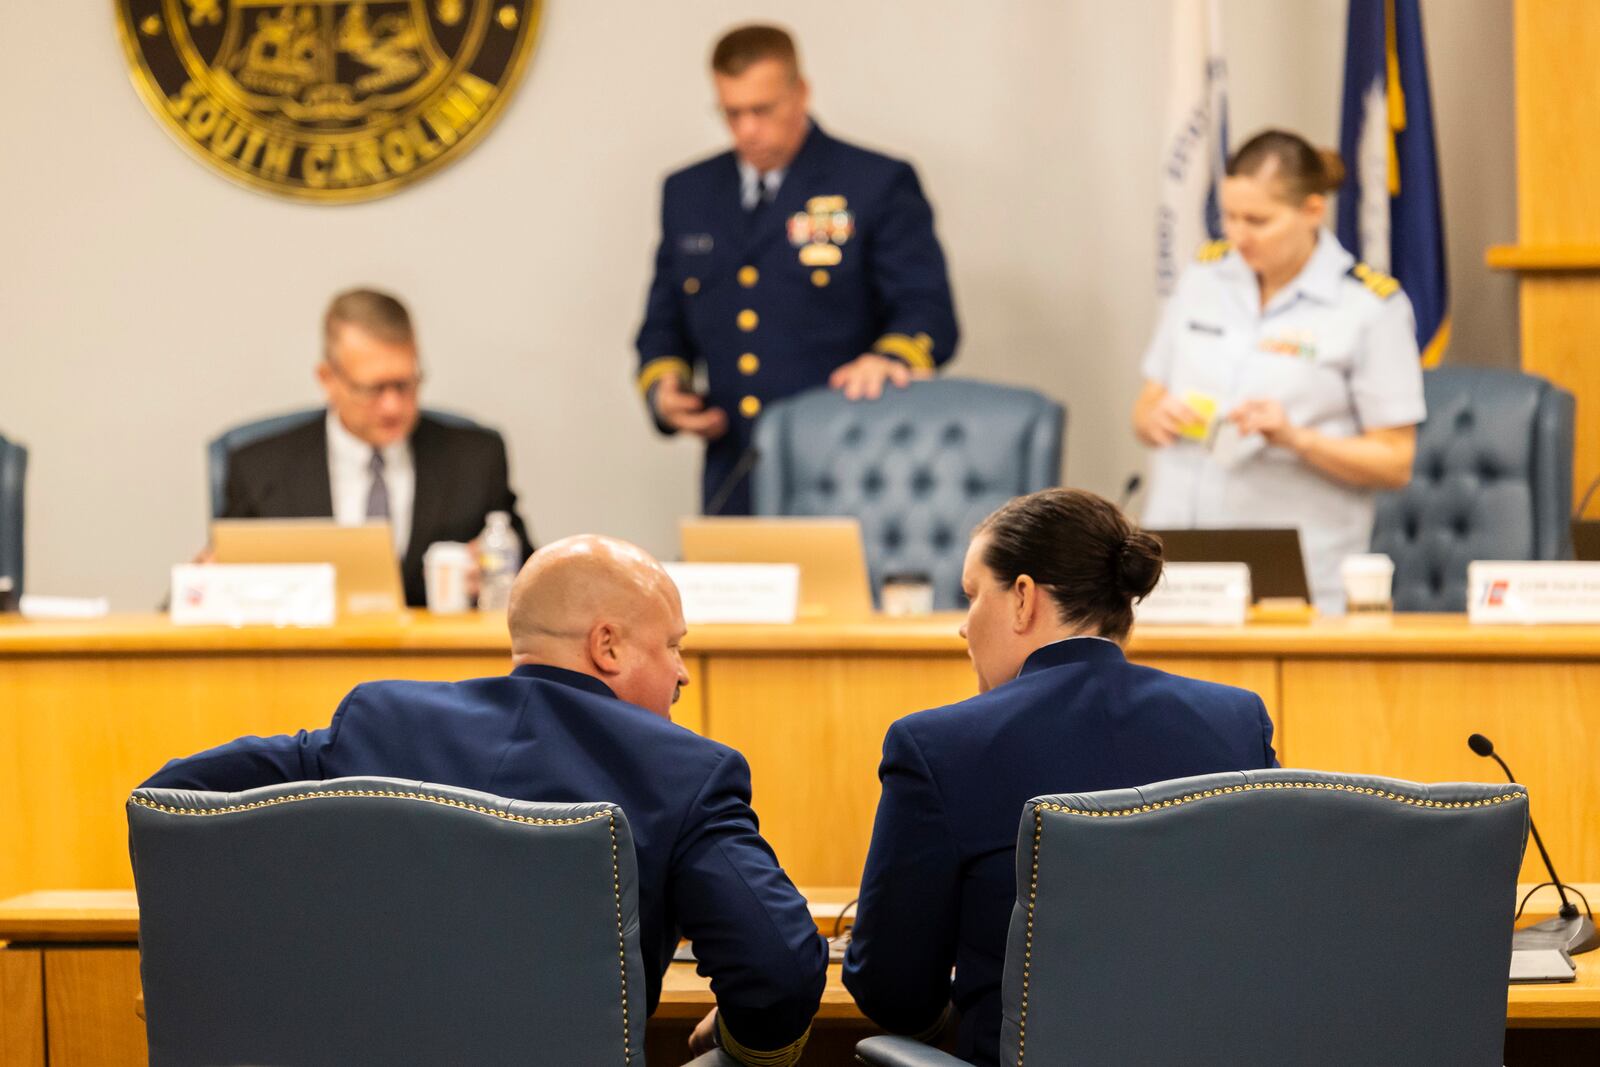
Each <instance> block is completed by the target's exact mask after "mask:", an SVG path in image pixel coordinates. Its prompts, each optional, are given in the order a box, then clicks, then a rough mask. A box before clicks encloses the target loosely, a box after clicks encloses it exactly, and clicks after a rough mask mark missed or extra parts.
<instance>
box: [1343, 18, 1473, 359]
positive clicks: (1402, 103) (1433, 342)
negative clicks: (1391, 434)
mask: <svg viewBox="0 0 1600 1067" xmlns="http://www.w3.org/2000/svg"><path fill="white" fill-rule="evenodd" d="M1339 153H1340V155H1342V156H1344V159H1345V163H1346V165H1347V167H1348V171H1347V173H1346V175H1345V180H1344V186H1343V187H1342V188H1341V189H1340V190H1339V193H1340V196H1339V240H1340V242H1342V243H1343V244H1344V246H1345V247H1346V248H1348V249H1349V250H1350V251H1351V252H1353V253H1354V254H1355V255H1356V257H1357V258H1359V259H1363V260H1366V261H1367V263H1369V264H1371V265H1372V266H1373V267H1375V268H1377V269H1378V270H1380V271H1383V272H1384V273H1386V274H1392V275H1394V276H1395V277H1396V278H1398V279H1399V280H1400V285H1401V287H1402V288H1404V289H1405V291H1406V295H1407V296H1408V297H1410V298H1411V306H1412V308H1413V309H1414V310H1415V311H1416V316H1417V347H1418V348H1419V349H1421V350H1422V361H1423V363H1424V364H1425V365H1427V366H1430V367H1431V366H1433V365H1434V364H1436V363H1438V362H1439V359H1440V357H1441V356H1443V355H1444V349H1445V346H1446V345H1447V344H1449V342H1450V286H1449V279H1448V277H1447V274H1446V270H1445V259H1444V224H1443V222H1442V221H1441V216H1440V203H1439V163H1438V152H1437V151H1436V149H1435V147H1434V143H1433V105H1432V103H1431V98H1430V96H1429V93H1428V61H1427V54H1426V52H1425V51H1424V49H1423V47H1422V13H1421V11H1419V10H1418V8H1417V0H1350V28H1349V37H1348V40H1347V42H1346V45H1345V56H1344V117H1343V122H1342V123H1341V127H1340V133H1339Z"/></svg>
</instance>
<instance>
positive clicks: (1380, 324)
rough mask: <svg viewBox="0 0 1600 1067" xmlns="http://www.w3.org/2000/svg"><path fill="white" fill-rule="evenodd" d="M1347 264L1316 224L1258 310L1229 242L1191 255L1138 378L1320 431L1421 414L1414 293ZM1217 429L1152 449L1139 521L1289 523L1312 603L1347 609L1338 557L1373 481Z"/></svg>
mask: <svg viewBox="0 0 1600 1067" xmlns="http://www.w3.org/2000/svg"><path fill="white" fill-rule="evenodd" d="M1354 264H1355V257H1354V256H1352V255H1351V254H1350V253H1349V252H1347V251H1345V250H1344V248H1343V247H1342V246H1341V245H1340V244H1339V241H1338V239H1337V238H1336V237H1334V236H1333V234H1331V233H1328V232H1327V231H1325V230H1324V231H1323V232H1321V233H1319V234H1318V235H1317V245H1316V249H1315V250H1314V251H1313V252H1312V253H1311V258H1310V259H1309V260H1307V261H1306V265H1305V266H1304V267H1302V268H1301V269H1300V273H1299V274H1298V275H1296V276H1295V278H1294V279H1293V280H1292V281H1291V282H1290V283H1289V284H1288V285H1286V286H1284V287H1283V288H1282V289H1281V290H1279V291H1278V292H1277V294H1275V295H1274V296H1273V298H1272V299H1271V300H1270V301H1269V302H1268V303H1267V306H1266V308H1264V309H1263V308H1262V307H1261V289H1260V287H1259V284H1258V283H1257V281H1256V277H1255V273H1254V272H1253V271H1251V269H1250V267H1249V266H1248V265H1247V264H1246V263H1245V262H1244V260H1243V259H1242V258H1240V256H1239V253H1238V252H1237V251H1235V250H1229V251H1228V252H1227V253H1226V254H1225V255H1223V256H1221V257H1220V258H1218V259H1216V260H1214V261H1209V262H1199V263H1195V264H1193V265H1192V266H1190V268H1189V269H1188V270H1186V271H1185V272H1184V273H1183V275H1182V277H1181V278H1180V279H1179V281H1178V288H1177V289H1176V291H1174V292H1173V294H1172V296H1171V298H1170V299H1169V300H1168V301H1167V306H1166V309H1165V311H1164V313H1163V315H1162V318H1161V324H1160V326H1159V327H1158V328H1157V330H1156V336H1155V339H1154V340H1153V341H1152V342H1151V343H1150V348H1149V349H1148V351H1147V352H1146V353H1145V360H1144V376H1145V377H1146V378H1147V379H1149V380H1151V381H1156V382H1160V383H1161V384H1162V385H1164V386H1165V387H1166V388H1167V391H1168V392H1169V393H1171V394H1172V395H1173V396H1176V397H1178V398H1179V399H1180V400H1182V399H1185V398H1186V397H1188V396H1190V395H1191V394H1199V395H1201V396H1204V397H1207V398H1210V400H1211V401H1212V402H1213V403H1214V404H1215V406H1216V414H1217V415H1218V416H1221V415H1224V414H1226V413H1227V412H1229V411H1232V410H1233V409H1234V407H1236V406H1237V405H1238V404H1239V403H1240V402H1242V401H1244V400H1249V399H1254V398H1258V397H1266V398H1269V399H1272V400H1276V401H1278V402H1279V403H1281V404H1282V405H1283V409H1284V412H1285V413H1286V414H1287V415H1288V418H1289V421H1290V422H1291V423H1293V424H1295V425H1296V426H1309V427H1312V428H1313V429H1315V430H1317V431H1319V432H1320V433H1323V434H1325V435H1327V436H1329V437H1341V438H1347V437H1355V436H1356V435H1358V434H1360V433H1362V432H1363V431H1365V430H1376V429H1382V428H1386V427H1392V426H1414V425H1416V424H1417V423H1419V422H1421V421H1422V419H1423V417H1424V415H1425V414H1426V412H1425V405H1424V403H1423V396H1422V361H1421V357H1419V356H1418V355H1417V336H1416V326H1415V322H1414V320H1413V318H1412V314H1411V301H1409V300H1407V299H1406V295H1405V294H1404V293H1402V292H1398V291H1395V292H1390V293H1388V294H1386V295H1379V294H1378V293H1377V292H1376V291H1375V290H1374V289H1373V288H1371V287H1370V286H1369V285H1367V284H1365V283H1364V282H1362V281H1361V280H1359V279H1358V278H1357V277H1356V276H1355V275H1354V273H1353V271H1352V267H1353V266H1354ZM1223 440H1224V435H1223V434H1222V433H1221V432H1218V433H1217V434H1214V435H1213V436H1212V437H1211V438H1209V439H1208V440H1206V441H1197V440H1191V439H1187V438H1185V439H1180V440H1179V441H1177V442H1175V443H1174V444H1172V445H1170V446H1168V447H1166V448H1161V449H1157V450H1156V451H1155V453H1154V455H1153V456H1152V457H1151V460H1150V489H1149V495H1148V496H1147V497H1146V498H1145V509H1144V518H1143V522H1144V525H1145V526H1147V527H1150V528H1152V529H1158V530H1159V529H1193V528H1206V527H1211V528H1216V527H1224V528H1225V527H1234V526H1294V527H1297V528H1298V529H1299V531H1300V541H1301V544H1302V545H1303V546H1304V548H1305V554H1306V570H1307V571H1308V572H1309V577H1310V580H1311V592H1312V595H1313V596H1314V597H1315V599H1316V602H1317V608H1318V609H1319V610H1320V611H1321V612H1322V613H1323V614H1325V615H1338V614H1342V613H1343V611H1344V588H1343V585H1342V584H1341V582H1340V578H1339V564H1340V561H1341V560H1343V559H1344V557H1346V556H1349V555H1354V554H1356V553H1361V552H1366V551H1367V550H1368V549H1367V546H1368V544H1369V543H1370V542H1371V540H1372V520H1373V515H1374V512H1375V509H1376V505H1377V492H1376V491H1375V490H1372V489H1366V488H1362V487H1360V486H1354V485H1350V484H1348V483H1345V482H1342V481H1340V480H1338V479H1337V478H1334V477H1331V476H1330V475H1327V474H1324V473H1323V472H1321V471H1319V470H1317V469H1316V468H1314V467H1312V466H1311V465H1310V464H1308V463H1306V462H1305V461H1304V460H1301V459H1300V458H1299V457H1297V456H1296V455H1295V454H1294V453H1293V452H1291V451H1289V450H1288V449H1287V448H1279V447H1276V446H1272V445H1267V444H1266V443H1265V441H1264V440H1263V439H1262V438H1260V437H1258V436H1252V437H1251V438H1248V439H1245V440H1244V441H1243V442H1242V443H1240V444H1238V445H1237V446H1236V447H1233V448H1232V449H1231V450H1229V449H1226V448H1224V447H1223V445H1222V442H1223Z"/></svg>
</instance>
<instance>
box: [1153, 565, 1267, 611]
mask: <svg viewBox="0 0 1600 1067" xmlns="http://www.w3.org/2000/svg"><path fill="white" fill-rule="evenodd" d="M1249 610H1250V568H1249V567H1247V566H1246V565H1245V564H1243V563H1169V564H1167V565H1166V566H1165V567H1163V568H1162V571H1161V581H1160V582H1158V583H1156V587H1155V589H1154V590H1153V591H1152V592H1151V593H1150V595H1149V596H1147V597H1145V598H1144V600H1142V601H1141V602H1139V603H1138V604H1135V605H1134V608H1133V617H1134V620H1135V621H1136V622H1138V623H1139V624H1140V625H1141V626H1148V625H1156V626H1243V625H1244V620H1245V615H1246V613H1247V612H1248V611H1249Z"/></svg>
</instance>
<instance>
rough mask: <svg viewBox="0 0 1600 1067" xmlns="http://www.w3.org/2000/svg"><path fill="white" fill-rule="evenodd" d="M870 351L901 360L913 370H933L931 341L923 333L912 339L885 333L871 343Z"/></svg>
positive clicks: (899, 334) (897, 334) (902, 335)
mask: <svg viewBox="0 0 1600 1067" xmlns="http://www.w3.org/2000/svg"><path fill="white" fill-rule="evenodd" d="M872 350H873V351H874V352H878V353H880V354H882V355H885V356H895V357H897V358H899V359H903V360H905V361H906V363H907V364H908V365H909V366H910V367H911V368H912V369H913V370H932V369H933V340H932V339H931V338H929V337H928V335H927V334H925V333H922V334H918V335H917V336H916V337H914V338H913V337H907V336H906V335H905V334H903V333H886V334H884V335H883V336H882V337H880V338H878V339H877V340H876V341H874V342H873V343H872Z"/></svg>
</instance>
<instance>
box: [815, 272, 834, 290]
mask: <svg viewBox="0 0 1600 1067" xmlns="http://www.w3.org/2000/svg"><path fill="white" fill-rule="evenodd" d="M830 280H831V279H830V278H829V277H828V272H827V271H825V270H822V269H820V268H819V269H817V270H814V271H812V272H811V284H812V285H814V286H816V287H817V288H818V289H821V288H822V287H823V286H824V285H827V284H828V282H829V281H830Z"/></svg>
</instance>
